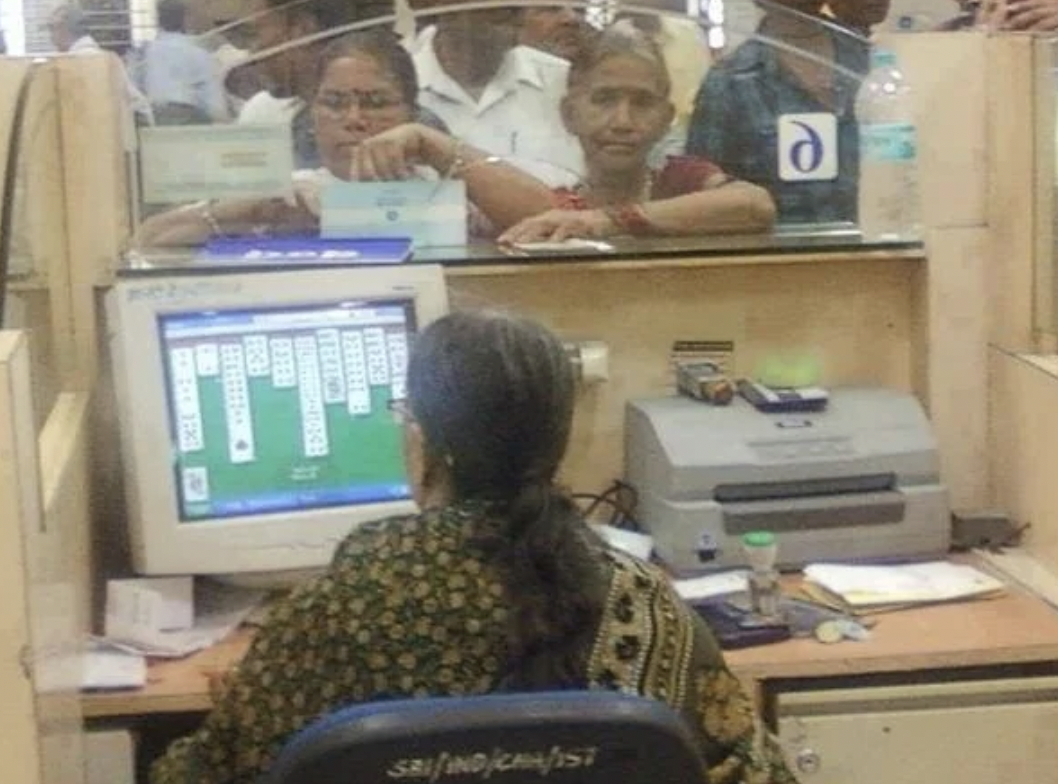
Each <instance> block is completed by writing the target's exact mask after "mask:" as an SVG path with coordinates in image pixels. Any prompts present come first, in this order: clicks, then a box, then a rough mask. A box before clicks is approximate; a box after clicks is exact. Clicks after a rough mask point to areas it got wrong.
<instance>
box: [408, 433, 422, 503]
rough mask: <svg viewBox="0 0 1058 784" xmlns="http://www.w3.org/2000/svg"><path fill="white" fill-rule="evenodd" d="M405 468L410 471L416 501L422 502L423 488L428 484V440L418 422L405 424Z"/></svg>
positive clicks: (409, 480) (410, 482) (409, 478)
mask: <svg viewBox="0 0 1058 784" xmlns="http://www.w3.org/2000/svg"><path fill="white" fill-rule="evenodd" d="M404 468H405V470H406V471H407V472H408V483H409V484H410V485H411V490H412V495H413V496H414V497H415V501H416V502H417V503H420V505H421V502H420V495H421V494H422V491H421V488H422V487H424V486H425V484H426V474H427V469H426V441H425V439H424V438H423V433H422V428H421V427H419V423H418V422H406V423H405V424H404Z"/></svg>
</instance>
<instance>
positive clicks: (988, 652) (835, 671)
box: [81, 587, 1058, 719]
mask: <svg viewBox="0 0 1058 784" xmlns="http://www.w3.org/2000/svg"><path fill="white" fill-rule="evenodd" d="M250 639H251V632H250V631H248V630H245V629H244V630H240V631H239V632H236V633H235V634H234V635H232V636H231V637H230V638H228V639H227V640H225V641H223V642H221V643H220V644H218V645H216V646H214V647H213V648H210V649H209V650H207V651H203V652H201V653H199V654H197V655H195V656H192V657H190V658H188V659H182V660H177V661H167V662H159V663H155V664H152V665H151V667H150V670H149V675H148V684H147V686H146V687H145V688H143V689H140V690H137V691H134V692H110V693H95V694H85V695H84V696H83V697H82V698H81V703H82V707H83V709H84V716H85V718H86V719H98V718H104V717H121V716H124V717H139V716H145V715H150V714H160V713H193V712H204V711H207V710H209V707H210V702H211V701H210V680H211V678H213V677H216V676H217V675H220V674H222V673H224V672H227V670H228V669H229V668H230V667H231V665H232V664H233V663H235V662H237V661H238V660H239V659H240V658H241V657H242V656H243V654H244V653H245V651H246V648H247V646H248V645H249V642H250ZM727 660H728V662H729V664H730V665H731V668H732V669H733V670H734V671H735V673H736V674H737V675H738V676H739V677H740V678H741V679H742V680H743V681H746V682H756V683H757V685H758V686H759V687H765V686H766V683H767V682H768V681H770V680H775V679H790V678H826V677H842V676H849V675H868V674H876V673H893V672H908V671H916V670H946V669H953V668H959V667H977V666H983V667H996V668H1002V667H1010V666H1011V665H1019V664H1025V663H1030V662H1051V661H1058V612H1056V611H1055V610H1054V609H1053V608H1052V607H1051V606H1050V605H1048V604H1046V603H1045V602H1043V601H1042V600H1041V599H1039V598H1037V597H1036V596H1033V595H1030V594H1028V593H1025V592H1023V591H1021V590H1020V589H1018V588H1015V587H1011V588H1010V590H1009V592H1008V593H1007V594H1005V595H1004V596H1001V597H999V598H996V599H987V600H980V601H974V602H965V603H959V604H949V605H939V606H934V607H924V608H921V609H917V610H905V611H900V612H893V613H887V614H884V615H880V616H878V624H877V626H876V627H875V628H874V629H873V631H872V637H871V639H870V640H868V641H865V642H851V641H846V642H841V643H838V644H835V645H823V644H821V643H818V642H816V641H815V640H814V639H801V640H790V641H788V642H783V643H779V644H776V645H764V646H760V647H756V648H746V649H743V650H738V651H730V652H728V653H727Z"/></svg>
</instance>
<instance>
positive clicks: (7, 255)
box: [0, 61, 39, 329]
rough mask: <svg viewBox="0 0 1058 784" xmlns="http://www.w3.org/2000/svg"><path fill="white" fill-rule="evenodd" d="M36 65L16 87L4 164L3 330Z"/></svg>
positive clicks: (0, 219)
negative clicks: (21, 161)
mask: <svg viewBox="0 0 1058 784" xmlns="http://www.w3.org/2000/svg"><path fill="white" fill-rule="evenodd" d="M38 65H39V63H37V62H35V61H34V62H32V63H30V65H29V68H28V69H27V70H26V72H25V73H23V74H22V81H21V82H20V83H19V85H18V95H17V96H16V98H15V110H14V112H12V114H11V138H10V139H8V142H7V155H6V156H5V159H6V164H5V166H6V167H5V169H4V186H3V188H4V200H3V203H2V204H0V329H3V327H4V316H5V315H6V308H7V279H8V269H9V268H10V266H11V243H12V241H13V239H12V232H11V223H12V221H13V220H14V215H15V184H16V182H17V180H18V165H19V158H20V157H21V154H22V120H23V118H24V117H25V114H26V105H27V104H28V103H29V88H30V85H31V84H32V82H33V76H34V75H35V74H36V71H37V67H38Z"/></svg>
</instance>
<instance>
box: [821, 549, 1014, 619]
mask: <svg viewBox="0 0 1058 784" xmlns="http://www.w3.org/2000/svg"><path fill="white" fill-rule="evenodd" d="M804 575H805V579H806V580H808V581H809V582H811V583H814V584H815V585H818V586H820V587H822V588H823V589H825V590H826V591H828V592H829V593H831V594H833V595H835V596H837V597H838V598H840V599H841V600H842V601H844V602H845V604H847V605H848V606H849V607H851V608H853V609H864V608H875V607H884V606H894V605H896V606H899V605H915V604H931V603H935V602H950V601H957V600H960V599H976V598H984V597H988V596H995V595H998V594H1000V593H1002V592H1003V590H1004V588H1005V586H1004V584H1003V583H1002V581H1000V580H998V579H996V578H995V577H992V576H991V575H988V574H985V573H984V572H982V571H980V570H978V569H975V568H974V567H972V566H969V565H967V564H957V563H950V562H948V561H930V562H928V563H912V564H901V565H885V566H881V565H878V566H875V565H847V564H810V565H808V566H806V567H805V570H804Z"/></svg>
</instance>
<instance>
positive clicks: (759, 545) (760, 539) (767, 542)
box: [742, 531, 779, 571]
mask: <svg viewBox="0 0 1058 784" xmlns="http://www.w3.org/2000/svg"><path fill="white" fill-rule="evenodd" d="M742 549H743V551H744V552H745V553H746V560H747V561H749V566H750V568H751V569H754V570H758V571H762V570H766V569H771V568H772V567H773V566H775V557H776V556H777V555H778V553H779V545H778V543H777V542H776V541H775V534H773V533H772V532H771V531H749V532H748V533H745V534H743V535H742Z"/></svg>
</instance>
